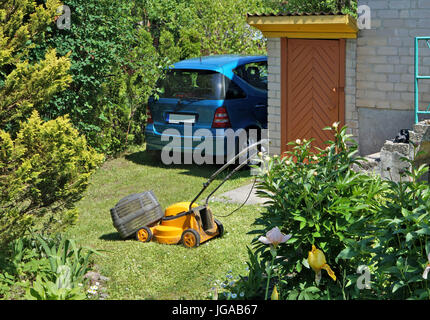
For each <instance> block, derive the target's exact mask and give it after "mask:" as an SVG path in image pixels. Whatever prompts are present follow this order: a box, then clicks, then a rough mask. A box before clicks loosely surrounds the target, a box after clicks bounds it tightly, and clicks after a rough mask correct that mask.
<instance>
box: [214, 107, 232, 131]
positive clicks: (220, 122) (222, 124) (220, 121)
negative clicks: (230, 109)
mask: <svg viewBox="0 0 430 320" xmlns="http://www.w3.org/2000/svg"><path fill="white" fill-rule="evenodd" d="M230 127H231V124H230V119H229V117H228V113H227V109H226V108H224V107H220V108H218V109H216V111H215V115H214V121H213V122H212V128H230Z"/></svg>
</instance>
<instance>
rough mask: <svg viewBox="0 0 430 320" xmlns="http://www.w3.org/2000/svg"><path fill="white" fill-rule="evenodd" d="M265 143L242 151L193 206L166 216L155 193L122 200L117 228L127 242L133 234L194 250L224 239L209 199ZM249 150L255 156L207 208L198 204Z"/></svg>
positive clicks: (176, 207)
mask: <svg viewBox="0 0 430 320" xmlns="http://www.w3.org/2000/svg"><path fill="white" fill-rule="evenodd" d="M265 141H266V140H261V141H259V142H257V143H254V144H252V145H250V146H249V147H247V148H245V149H243V150H242V151H241V152H239V153H238V154H237V155H236V156H235V157H234V158H232V159H231V160H229V161H228V162H227V163H226V164H225V165H223V166H222V167H221V168H220V169H218V170H217V171H216V172H215V173H214V174H212V176H211V177H210V178H209V180H208V181H207V182H205V183H204V184H203V188H202V189H201V191H200V192H199V193H198V194H197V196H196V197H195V198H194V199H193V200H192V201H191V202H178V203H175V204H172V205H171V206H169V207H167V208H166V210H165V211H164V213H163V212H162V209H161V206H160V204H159V203H158V201H157V199H156V197H155V195H154V193H153V192H152V191H146V192H143V193H139V194H133V195H130V196H127V197H125V198H123V199H121V200H120V201H119V202H118V203H117V204H116V205H115V207H114V208H112V209H111V210H110V212H111V217H112V221H113V225H114V227H115V228H116V229H117V230H118V232H119V233H120V235H121V237H122V238H128V237H130V236H132V235H133V234H134V235H135V237H136V239H137V240H138V241H141V242H149V241H151V240H154V241H156V242H159V243H164V244H177V243H182V244H183V245H184V246H185V247H187V248H195V247H198V246H199V245H200V244H201V243H203V242H205V241H208V240H210V239H213V238H215V237H222V235H223V233H224V227H223V225H222V223H221V222H220V221H218V220H217V219H215V218H214V216H213V214H212V211H211V209H210V208H209V205H208V202H209V199H210V197H211V196H212V195H213V194H214V193H215V192H216V191H217V190H218V189H219V188H220V187H221V186H222V185H223V184H224V183H225V182H226V181H227V180H228V179H230V177H231V176H232V175H233V174H235V173H236V172H237V171H239V170H240V169H241V168H242V167H243V166H245V165H247V164H248V160H249V159H251V158H252V157H254V156H255V155H256V153H257V148H256V147H257V146H258V145H260V144H262V143H263V142H265ZM248 150H250V151H251V150H253V151H254V152H249V154H248V157H247V159H246V160H245V161H241V163H240V164H239V165H237V167H236V168H234V169H233V170H232V171H231V172H230V173H229V174H228V175H227V176H226V177H225V178H224V179H223V180H222V182H221V183H220V184H219V185H218V186H217V187H216V188H215V189H214V190H213V191H212V192H211V193H210V194H209V195H208V196H207V198H206V200H205V203H204V205H201V206H199V205H198V204H196V201H197V199H198V198H199V197H200V196H201V195H202V194H203V192H204V191H205V190H206V189H207V188H208V186H209V185H210V184H211V183H212V182H213V181H214V180H215V178H216V177H217V176H218V175H219V174H220V173H221V172H223V171H224V170H225V169H226V168H227V167H228V166H230V165H231V164H232V163H234V162H235V161H236V160H237V159H238V158H239V157H241V156H243V155H244V153H246V152H248ZM250 192H251V191H250Z"/></svg>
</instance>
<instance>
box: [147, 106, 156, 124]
mask: <svg viewBox="0 0 430 320" xmlns="http://www.w3.org/2000/svg"><path fill="white" fill-rule="evenodd" d="M146 123H154V120H153V119H152V114H151V110H150V109H149V107H147V109H146Z"/></svg>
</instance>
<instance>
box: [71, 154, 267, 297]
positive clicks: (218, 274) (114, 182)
mask: <svg viewBox="0 0 430 320" xmlns="http://www.w3.org/2000/svg"><path fill="white" fill-rule="evenodd" d="M219 167H220V166H216V165H206V166H196V165H170V166H164V165H163V164H162V163H161V162H157V161H154V160H153V159H151V158H150V157H148V156H147V154H146V153H145V152H144V150H133V151H132V152H130V153H128V154H126V155H124V156H122V157H120V158H117V159H114V160H109V161H107V162H106V163H105V164H104V165H103V166H102V168H100V169H99V170H98V172H97V173H96V174H95V175H94V176H93V177H92V179H91V185H90V187H89V188H88V190H87V192H86V195H85V198H84V199H83V200H81V201H80V202H79V204H78V208H79V210H80V218H79V221H78V222H77V224H76V225H75V226H73V227H72V228H70V229H69V230H68V232H67V235H68V237H69V238H72V239H75V240H76V241H78V242H79V243H80V244H81V245H85V246H90V247H92V248H94V249H98V250H106V252H104V254H105V256H104V257H100V256H95V264H96V267H97V269H98V270H99V272H100V273H101V274H102V275H103V276H105V277H108V278H109V279H110V280H109V281H107V284H106V287H107V293H108V295H109V299H156V300H163V299H164V300H165V299H207V298H208V294H209V292H210V289H211V287H212V286H213V283H214V281H215V280H225V276H226V274H227V273H228V272H229V271H230V270H231V271H232V274H233V275H238V274H243V273H244V271H245V268H246V263H245V261H247V258H248V256H247V251H246V246H247V245H249V244H250V242H251V239H252V237H253V236H252V235H248V234H247V232H248V231H250V230H252V229H253V227H252V226H251V225H252V223H253V222H254V220H255V218H257V217H258V216H259V213H260V212H261V211H262V210H263V208H262V207H260V206H254V205H245V206H244V207H242V208H241V209H240V210H239V211H236V212H235V213H234V214H233V215H230V216H228V217H220V216H223V215H226V214H228V213H230V212H231V211H233V210H234V209H235V208H237V207H238V206H239V205H240V204H224V203H218V202H213V203H210V207H211V208H212V211H213V213H214V215H215V217H216V218H217V219H218V220H220V221H221V222H222V223H223V225H224V228H225V235H224V236H223V237H222V238H216V239H213V240H211V241H208V242H206V243H203V244H202V245H201V246H200V247H198V248H195V249H187V248H184V247H182V246H181V245H163V244H158V243H155V242H151V243H140V242H138V241H136V240H122V239H121V238H120V236H119V234H118V233H117V231H116V229H115V228H114V227H113V225H112V220H111V217H110V212H109V209H110V208H112V207H113V206H114V205H115V204H116V203H117V202H118V200H120V199H121V198H122V197H124V196H127V195H129V194H132V193H137V192H143V191H146V190H153V191H154V193H155V195H156V196H157V198H158V201H159V202H160V204H161V205H162V207H163V208H166V207H167V206H168V205H170V204H173V203H175V202H179V201H191V200H192V199H193V198H194V196H195V195H197V193H198V192H199V190H200V189H201V188H202V185H203V183H204V182H205V181H206V180H207V179H208V178H209V176H210V175H211V174H212V173H213V172H215V170H216V169H218V168H219ZM225 174H227V172H226V171H225V172H223V173H222V174H221V175H220V177H219V179H218V180H217V181H220V180H221V179H222V176H223V175H225ZM217 181H214V182H213V184H212V185H211V186H210V187H209V190H208V191H210V190H212V188H214V187H216V186H217ZM252 181H253V178H252V177H251V176H250V173H249V170H242V171H240V172H239V173H237V174H236V175H235V176H233V178H232V179H230V180H229V181H227V182H226V183H225V184H224V185H223V186H222V187H221V189H220V190H219V191H218V192H217V193H216V195H220V194H221V193H222V192H225V191H228V190H232V189H234V188H236V187H239V186H241V185H244V184H247V183H250V182H252ZM205 194H206V193H205ZM203 199H204V195H203V197H202V198H200V203H201V201H202V200H203ZM244 200H245V199H244ZM217 215H218V217H217Z"/></svg>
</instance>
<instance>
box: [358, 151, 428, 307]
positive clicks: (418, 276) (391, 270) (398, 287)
mask: <svg viewBox="0 0 430 320" xmlns="http://www.w3.org/2000/svg"><path fill="white" fill-rule="evenodd" d="M403 160H404V161H408V162H410V163H411V171H406V172H404V175H403V176H405V177H406V179H404V180H402V181H400V182H393V181H389V184H390V187H391V188H390V190H391V192H390V193H389V194H388V195H387V201H386V203H385V205H383V206H382V207H381V210H380V211H379V212H378V215H377V216H376V217H375V220H376V223H375V232H374V243H375V245H374V248H372V249H371V250H370V251H371V253H372V255H373V257H372V260H371V263H372V264H373V265H375V266H376V268H375V270H374V272H373V274H372V278H373V282H374V283H375V285H377V286H380V288H381V289H380V291H381V295H383V297H384V298H385V299H430V288H429V284H428V281H425V280H423V270H424V268H425V266H426V265H427V264H430V261H428V258H427V257H428V256H429V254H430V241H429V236H430V188H429V185H428V183H427V182H424V181H423V180H422V179H421V178H422V176H423V175H425V174H426V173H427V172H428V167H426V166H425V165H422V166H421V167H419V168H416V167H414V166H413V165H412V164H413V163H412V161H411V160H408V159H405V158H403ZM355 253H356V252H354V254H355Z"/></svg>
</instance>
